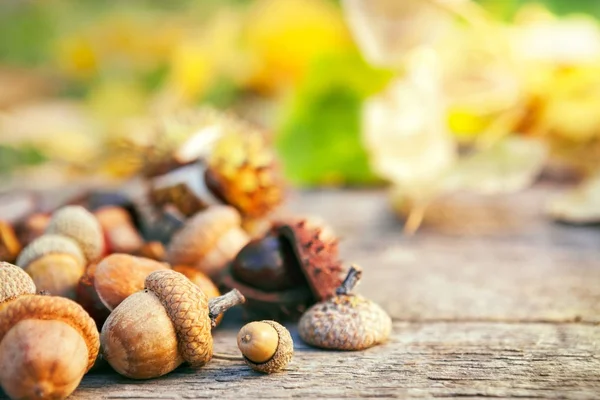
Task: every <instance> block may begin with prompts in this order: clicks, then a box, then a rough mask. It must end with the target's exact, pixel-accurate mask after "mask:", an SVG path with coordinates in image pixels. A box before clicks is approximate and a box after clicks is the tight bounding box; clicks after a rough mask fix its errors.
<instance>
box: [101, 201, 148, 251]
mask: <svg viewBox="0 0 600 400" xmlns="http://www.w3.org/2000/svg"><path fill="white" fill-rule="evenodd" d="M94 215H95V216H96V218H97V220H98V222H99V223H100V227H101V228H102V231H103V233H104V237H105V244H106V252H107V253H108V254H110V253H128V254H131V253H134V252H136V251H137V250H138V249H140V248H141V247H142V245H143V244H144V241H143V239H142V237H141V236H140V234H139V232H138V231H137V229H136V228H135V226H134V224H133V221H132V219H131V216H130V214H129V213H128V212H127V211H126V210H125V209H124V208H121V207H117V206H104V207H101V208H99V209H98V210H96V211H94Z"/></svg>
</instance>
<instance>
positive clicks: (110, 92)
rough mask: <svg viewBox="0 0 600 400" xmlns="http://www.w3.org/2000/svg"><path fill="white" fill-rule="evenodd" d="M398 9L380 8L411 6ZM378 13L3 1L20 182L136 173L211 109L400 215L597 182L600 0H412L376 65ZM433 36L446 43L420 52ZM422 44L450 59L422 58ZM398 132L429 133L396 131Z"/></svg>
mask: <svg viewBox="0 0 600 400" xmlns="http://www.w3.org/2000/svg"><path fill="white" fill-rule="evenodd" d="M385 1H386V0H377V1H373V2H371V3H369V2H366V1H365V2H363V3H364V4H369V6H373V5H374V4H375V3H377V4H379V6H380V7H381V9H380V10H379V11H382V10H385V9H386V7H395V8H393V10H394V12H396V11H398V10H396V8H397V5H398V3H396V4H395V5H393V4H392V3H393V1H392V2H391V3H390V2H389V0H388V3H389V4H387V3H385ZM364 4H362V5H361V1H360V0H357V1H353V0H348V1H344V2H343V4H340V2H338V1H333V0H226V1H224V0H219V1H217V0H196V1H187V0H175V1H169V2H164V1H158V0H145V1H143V0H133V1H128V2H121V1H115V0H113V1H102V2H99V1H93V0H63V1H59V0H45V1H42V0H37V1H36V0H29V1H18V0H7V1H3V2H1V3H0V88H2V90H0V174H2V175H4V176H5V178H4V181H3V182H5V184H4V185H5V187H12V186H11V185H13V186H14V185H16V186H19V185H21V186H22V185H23V182H28V183H29V184H31V185H42V186H43V185H45V184H49V182H56V181H61V180H65V179H73V178H74V177H78V176H83V175H84V174H85V175H89V174H94V175H101V176H108V177H112V178H122V177H126V176H128V175H130V174H133V173H135V171H136V166H135V165H129V164H127V163H126V162H125V161H124V160H123V158H122V157H121V156H120V154H121V153H120V146H122V143H123V142H124V140H127V142H128V143H130V144H131V143H136V142H137V143H144V141H147V140H148V133H147V132H148V129H147V127H148V121H149V120H151V119H152V118H156V117H158V116H162V115H168V114H169V113H170V112H173V111H175V110H177V109H181V108H189V107H195V106H199V105H206V104H208V105H212V106H215V107H218V108H222V109H228V110H232V111H233V112H235V113H237V114H239V115H241V116H242V117H244V118H247V119H249V120H251V121H252V122H254V123H256V124H259V125H261V126H264V127H266V128H268V129H269V131H270V132H272V134H271V135H272V136H271V138H272V140H273V142H274V144H275V146H276V148H277V149H278V151H279V153H280V155H281V159H282V163H283V166H284V170H285V174H286V176H287V178H288V179H289V180H290V181H291V182H292V183H293V184H295V185H298V186H315V185H373V184H381V183H382V182H383V181H384V180H387V181H390V182H392V187H393V190H392V193H393V196H394V197H393V198H394V199H396V200H394V204H395V206H396V207H397V208H398V209H399V210H402V209H404V208H405V207H408V208H409V209H412V208H414V207H415V204H421V207H420V208H423V207H424V206H425V205H426V204H427V203H428V202H429V201H430V200H431V199H432V198H433V197H434V196H435V195H437V194H439V193H443V192H444V191H446V190H458V189H465V188H469V189H470V188H473V187H478V188H479V189H481V191H483V192H498V191H502V190H492V189H490V188H509V189H510V190H513V189H518V188H520V187H522V186H524V185H526V184H528V183H530V181H531V180H532V179H534V178H535V176H536V173H537V172H539V171H538V170H539V168H540V165H541V164H544V165H546V166H547V165H548V163H550V165H559V166H560V168H566V170H567V171H568V174H572V175H575V176H578V177H590V176H591V177H592V178H593V177H594V176H595V174H596V172H597V170H598V168H599V165H600V161H599V160H600V97H599V96H598V93H600V92H599V91H598V90H600V28H599V26H598V22H597V19H596V18H599V17H600V2H597V1H590V0H544V1H525V0H479V1H477V2H471V1H469V0H447V1H442V0H409V1H408V2H407V4H410V6H406V8H405V9H402V10H400V11H398V12H403V13H405V14H402V15H401V17H399V19H398V21H397V25H398V26H397V28H398V29H399V31H398V32H400V33H399V34H398V37H401V38H402V39H401V40H400V39H399V40H397V41H398V42H400V43H399V44H398V43H395V44H394V46H396V47H398V48H390V49H388V48H386V47H385V45H382V46H383V47H382V50H381V49H380V50H381V51H383V52H384V53H386V52H389V54H392V55H393V54H396V53H400V56H399V58H397V59H394V60H393V61H389V62H387V61H386V60H384V61H383V62H379V61H381V60H374V59H373V57H372V56H370V55H369V52H370V51H371V50H370V49H369V46H371V44H369V43H368V40H371V39H368V38H367V39H365V38H361V37H362V35H365V37H366V36H369V35H370V34H371V33H372V32H371V31H374V30H375V31H376V30H377V29H376V27H377V26H378V23H379V21H378V20H377V18H382V17H381V16H377V15H376V14H369V12H368V10H367V11H365V9H362V8H360V7H367V6H364ZM390 4H392V5H390ZM427 7H430V8H431V7H433V8H435V10H433V9H429V8H427ZM361 13H363V14H364V16H365V21H366V22H365V21H362V19H363V18H362V14H361ZM441 13H442V14H443V15H442V14H441ZM356 15H358V16H359V17H358V19H357V18H356ZM391 15H392V14H390V16H389V18H393V17H391ZM393 15H395V14H393ZM398 15H400V14H398ZM366 17H369V18H372V20H369V18H366ZM404 18H405V19H404ZM357 21H358V22H357ZM386 21H387V20H386ZM403 21H404V22H403ZM406 21H412V22H406ZM363 24H366V25H365V26H366V28H364V27H363V26H362V25H363ZM403 24H404V25H406V26H403ZM445 25H448V26H449V28H448V29H445V28H444V29H442V28H437V27H438V26H440V27H443V26H445ZM432 26H436V29H434V30H439V31H440V34H439V35H437V36H436V37H435V38H433V39H432V40H431V41H428V42H427V43H425V44H423V43H421V39H420V38H421V36H423V35H424V34H423V32H422V31H423V30H428V29H429V28H430V27H432ZM365 32H366V33H365ZM412 35H414V37H416V38H418V40H416V39H415V40H416V42H418V43H416V45H414V44H415V43H410V44H407V43H408V41H409V39H411V38H412ZM419 35H420V36H419ZM375 36H376V35H375ZM428 36H431V35H429V34H428ZM515 38H516V39H515ZM376 39H377V38H376ZM396 39H398V38H396ZM378 40H381V41H382V43H383V41H385V40H386V39H385V38H379V39H378ZM403 40H404V41H405V42H406V43H404V42H403ZM428 40H429V39H428ZM357 42H358V45H357V44H356V43H357ZM515 43H516V44H517V45H518V46H517V47H519V46H520V45H522V47H523V48H522V49H517V51H516V54H517V55H516V56H515V55H514V54H512V53H513V48H514V47H515ZM378 45H381V43H380V44H378ZM571 45H572V46H571ZM528 46H529V47H528ZM423 47H427V48H428V50H431V51H432V52H433V53H435V56H434V57H433V58H431V57H430V56H423V55H422V54H421V55H420V56H419V55H415V54H417V53H423ZM570 47H573V48H574V49H570ZM570 50H573V51H570ZM374 51H379V50H374ZM413 56H414V57H413ZM386 57H388V58H389V55H388V54H387V53H386V55H385V56H384V58H386ZM536 57H537V58H536ZM365 59H366V60H367V61H365ZM423 59H425V60H426V61H423ZM398 60H401V61H398ZM411 60H412V61H411ZM419 60H420V61H419ZM431 65H435V66H436V67H435V68H433V69H432V70H431V71H429V72H427V70H428V68H430V67H431ZM424 70H425V71H426V72H427V73H430V75H426V74H425V73H424V72H423V71H424ZM424 74H425V75H424ZM438 75H440V76H441V78H440V79H439V82H438V81H437V78H436V76H438ZM427 82H438V84H437V86H436V87H429V84H428V83H427ZM438 103H439V104H438ZM432 110H433V111H432ZM436 112H437V113H438V114H439V115H436V114H435V113H436ZM382 116H383V117H385V119H384V120H383V122H381V121H379V118H383V117H382ZM396 117H397V118H398V120H397V121H396V120H395V119H396ZM438 120H439V121H438ZM389 121H393V122H389ZM432 121H433V122H432ZM388 122H389V123H388ZM382 124H383V125H382ZM390 126H395V127H397V129H398V130H399V131H401V132H404V133H405V132H412V133H411V134H410V135H408V136H409V137H402V135H400V136H398V135H397V134H394V133H393V132H391V133H389V134H386V133H385V131H386V130H387V129H391V128H390ZM374 130H375V131H376V132H375V133H373V131H374ZM413 130H414V132H413ZM425 130H427V132H428V133H427V134H424V133H423V132H424V131H425ZM381 132H383V133H381ZM417 133H418V134H417ZM394 135H395V136H394ZM506 136H510V137H513V136H515V137H516V139H517V142H518V143H513V142H511V143H506V142H502V140H504V139H505V138H506ZM415 138H417V139H415ZM532 138H533V139H536V140H537V139H541V141H542V142H543V147H544V149H547V150H548V152H549V154H550V155H551V156H550V157H549V158H546V157H545V156H544V154H546V153H545V151H546V150H541V147H540V146H538V144H537V143H536V144H531V143H532V142H531V141H528V140H529V139H532ZM398 149H400V150H398ZM396 150H398V151H396ZM403 151H404V153H405V154H403ZM499 154H501V155H502V157H500V156H499ZM471 156H473V157H474V160H473V159H471V158H470V157H471ZM486 160H490V161H489V162H488V161H486ZM531 160H534V161H535V160H540V162H531ZM486 163H487V164H486ZM420 164H422V165H421V166H420ZM488 164H489V165H488ZM41 165H43V166H45V167H46V168H45V169H44V172H43V173H41V172H40V169H39V167H40V166H41ZM514 165H516V166H518V168H514ZM511 166H513V167H511ZM17 167H18V168H17ZM24 167H27V168H24ZM507 170H508V171H510V173H504V174H503V173H502V171H507ZM474 171H477V173H476V174H474ZM482 171H484V172H482ZM485 171H490V173H489V174H488V175H486V174H485ZM519 171H521V172H522V173H521V174H519ZM498 175H502V179H503V180H502V181H501V182H500V183H498V182H497V180H496V181H495V180H494V178H498ZM24 176H25V177H27V179H26V180H24V179H23V177H24ZM7 177H8V178H7ZM11 177H12V178H11ZM442 177H443V178H442ZM15 182H16V183H15ZM482 182H483V183H482ZM507 190H508V189H507ZM407 204H408V206H407ZM416 208H417V209H419V207H416ZM409 213H410V212H409ZM417 219H418V218H417Z"/></svg>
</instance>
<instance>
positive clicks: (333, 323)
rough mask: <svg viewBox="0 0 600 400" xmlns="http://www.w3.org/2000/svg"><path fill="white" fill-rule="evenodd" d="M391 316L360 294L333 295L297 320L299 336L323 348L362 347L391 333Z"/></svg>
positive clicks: (372, 343)
mask: <svg viewBox="0 0 600 400" xmlns="http://www.w3.org/2000/svg"><path fill="white" fill-rule="evenodd" d="M391 330H392V320H391V318H390V316H389V315H388V314H387V313H386V312H385V311H384V310H383V309H382V308H381V307H380V306H379V305H378V304H376V303H374V302H372V301H371V300H368V299H365V298H364V297H362V296H360V295H352V294H349V295H346V294H344V295H336V296H334V297H332V298H331V299H329V300H327V301H324V302H321V303H317V304H315V305H314V306H312V307H311V308H310V309H308V311H306V313H304V315H303V316H302V318H300V322H299V323H298V333H299V334H300V338H302V340H303V341H304V342H306V343H307V344H309V345H311V346H315V347H321V348H324V349H335V350H363V349H366V348H369V347H371V346H374V345H376V344H379V343H382V342H384V341H385V340H387V338H388V337H389V336H390V332H391Z"/></svg>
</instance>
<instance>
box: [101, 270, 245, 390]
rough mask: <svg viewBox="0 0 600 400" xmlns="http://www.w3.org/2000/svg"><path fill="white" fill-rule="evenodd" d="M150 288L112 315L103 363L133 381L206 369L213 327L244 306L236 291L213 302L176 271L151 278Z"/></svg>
mask: <svg viewBox="0 0 600 400" xmlns="http://www.w3.org/2000/svg"><path fill="white" fill-rule="evenodd" d="M145 286H146V288H145V289H144V290H143V291H141V292H137V293H134V294H133V295H131V296H129V297H128V298H126V299H125V300H124V301H123V302H122V303H121V304H119V305H118V306H117V307H116V308H115V309H114V310H113V312H112V313H111V314H110V316H109V317H108V319H107V320H106V322H105V323H104V326H103V327H102V333H101V336H100V340H101V343H102V349H103V354H104V358H105V359H106V360H107V361H108V363H109V364H110V365H111V366H112V367H113V368H114V369H115V370H116V371H117V372H118V373H120V374H122V375H124V376H126V377H129V378H133V379H149V378H156V377H158V376H161V375H164V374H167V373H169V372H171V371H172V370H174V369H175V368H177V367H178V366H179V365H180V364H182V363H183V362H187V363H188V364H189V365H190V366H191V367H193V368H199V367H202V366H203V365H205V364H206V363H207V362H209V361H210V360H211V359H212V356H213V340H212V336H211V328H212V327H213V326H214V325H215V324H216V318H217V316H218V315H219V314H221V313H222V312H224V311H225V310H227V309H228V308H230V307H232V306H234V305H236V304H240V303H242V302H243V301H244V298H243V296H242V295H241V294H240V293H239V292H238V291H237V290H234V291H231V292H229V293H227V294H225V295H223V296H220V297H216V298H214V299H211V300H208V298H207V296H206V295H205V294H204V292H202V290H201V289H200V288H199V287H198V286H196V285H195V284H194V283H192V282H191V281H190V280H189V279H187V278H186V277H185V276H184V275H182V274H180V273H179V272H175V271H172V270H162V271H155V272H153V273H151V274H150V275H149V276H148V277H147V278H146V284H145Z"/></svg>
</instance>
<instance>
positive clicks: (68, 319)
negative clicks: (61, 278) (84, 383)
mask: <svg viewBox="0 0 600 400" xmlns="http://www.w3.org/2000/svg"><path fill="white" fill-rule="evenodd" d="M98 350H99V335H98V331H97V329H96V326H95V324H94V321H93V320H92V319H91V318H90V317H89V316H88V315H87V313H86V312H85V311H84V310H83V308H81V306H80V305H78V304H77V303H75V302H74V301H72V300H69V299H65V298H63V297H54V296H39V295H31V296H20V297H18V298H16V299H14V300H12V301H9V302H7V303H6V304H4V303H3V305H2V307H0V385H1V386H2V389H3V390H4V392H5V393H6V394H7V395H8V396H9V397H10V398H13V399H57V400H58V399H65V398H67V397H68V396H69V395H70V394H71V393H72V392H73V391H74V390H75V389H76V388H77V386H78V385H79V383H80V382H81V379H82V378H83V375H84V374H85V373H86V372H87V371H89V369H90V368H91V367H92V366H93V365H94V362H95V361H96V357H97V355H98Z"/></svg>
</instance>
